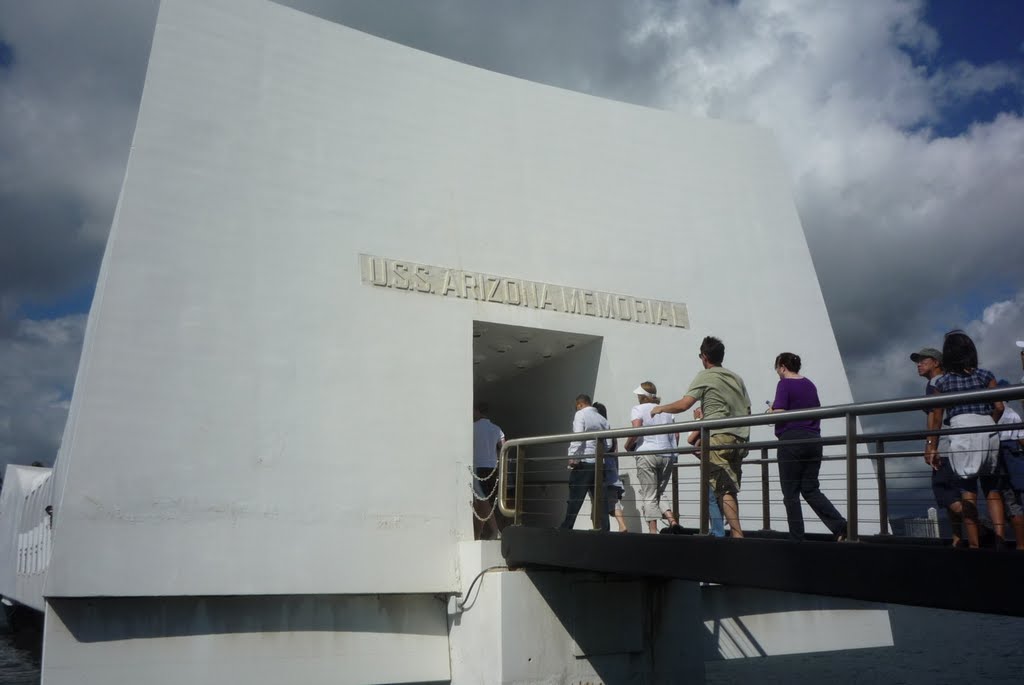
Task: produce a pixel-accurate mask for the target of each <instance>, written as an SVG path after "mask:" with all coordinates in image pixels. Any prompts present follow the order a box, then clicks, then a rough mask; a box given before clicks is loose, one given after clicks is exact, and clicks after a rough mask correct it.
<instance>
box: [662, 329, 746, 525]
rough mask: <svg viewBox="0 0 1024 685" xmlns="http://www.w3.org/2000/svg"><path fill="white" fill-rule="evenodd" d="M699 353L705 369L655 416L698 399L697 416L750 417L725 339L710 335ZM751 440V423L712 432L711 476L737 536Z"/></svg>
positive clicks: (678, 409) (683, 408) (685, 407)
mask: <svg viewBox="0 0 1024 685" xmlns="http://www.w3.org/2000/svg"><path fill="white" fill-rule="evenodd" d="M698 356H699V357H700V361H701V363H702V364H703V365H704V370H703V371H701V372H700V373H698V374H697V375H696V376H695V377H694V379H693V382H692V383H690V389H689V390H687V391H686V395H684V396H683V397H682V399H678V400H676V401H675V402H673V403H671V404H662V405H659V406H657V407H655V408H654V409H652V410H651V416H655V415H657V414H661V413H663V412H668V413H670V414H679V413H681V412H684V411H686V410H688V409H689V408H690V407H692V406H693V405H694V404H696V403H697V402H700V408H699V409H695V410H694V412H693V414H694V417H695V418H697V419H702V418H703V419H725V418H729V417H733V416H750V396H749V395H747V386H746V385H744V383H743V379H742V378H740V377H739V376H738V375H736V374H735V373H733V372H732V371H730V370H729V369H726V368H724V367H723V366H722V361H723V360H724V359H725V345H724V344H723V343H722V341H721V340H719V339H718V338H715V337H712V336H710V335H709V336H708V337H706V338H704V341H703V342H702V343H701V344H700V354H699V355H698ZM749 439H750V428H749V427H747V426H743V427H742V428H716V429H713V430H712V431H711V444H710V445H709V447H710V452H709V455H710V456H709V459H708V476H709V480H710V482H711V488H712V490H714V492H715V499H717V500H718V505H719V507H721V509H722V512H723V513H724V514H725V520H726V521H728V522H729V531H730V533H731V535H732V537H734V538H741V537H743V529H742V528H741V527H740V508H739V503H738V502H737V501H736V496H737V495H738V494H739V491H740V478H741V476H742V474H743V470H742V466H743V458H744V457H746V456H747V452H748V450H747V448H746V447H744V445H745V444H746V443H747V442H748V441H749Z"/></svg>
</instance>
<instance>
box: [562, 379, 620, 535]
mask: <svg viewBox="0 0 1024 685" xmlns="http://www.w3.org/2000/svg"><path fill="white" fill-rule="evenodd" d="M592 404H593V403H592V402H591V400H590V396H589V395H578V396H577V397H576V415H575V416H574V417H573V419H572V432H573V433H583V432H587V431H598V430H608V429H609V428H610V427H611V426H609V425H608V421H607V420H606V419H605V418H604V417H603V416H601V414H600V413H598V411H597V410H596V409H594V407H593V406H592ZM603 442H604V447H605V448H606V449H607V447H608V443H607V442H606V441H603ZM596 453H597V441H596V440H573V441H572V442H571V443H569V500H568V502H567V503H566V505H565V519H564V520H563V521H562V526H561V527H562V528H564V529H567V530H572V528H573V527H574V526H575V525H576V515H577V514H579V513H580V507H581V506H583V498H584V497H586V495H587V493H588V492H589V493H590V504H591V506H595V505H596V503H595V501H594V455H595V454H596ZM601 509H602V511H601V512H600V514H599V515H598V519H599V521H600V522H601V530H609V529H610V525H609V522H608V511H607V509H608V508H607V506H603V507H601Z"/></svg>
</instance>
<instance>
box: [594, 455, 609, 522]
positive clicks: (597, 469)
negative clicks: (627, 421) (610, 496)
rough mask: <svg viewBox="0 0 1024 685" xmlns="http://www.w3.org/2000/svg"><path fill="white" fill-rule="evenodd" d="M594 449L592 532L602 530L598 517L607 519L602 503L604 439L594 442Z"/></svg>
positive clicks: (605, 509) (606, 512)
mask: <svg viewBox="0 0 1024 685" xmlns="http://www.w3.org/2000/svg"><path fill="white" fill-rule="evenodd" d="M594 447H595V449H594V496H593V497H591V502H590V503H591V505H593V511H591V512H590V521H591V523H592V524H593V527H594V530H602V529H603V526H602V525H601V518H600V517H601V516H604V517H605V520H607V518H608V507H607V506H605V503H604V500H605V497H604V438H598V439H596V440H594Z"/></svg>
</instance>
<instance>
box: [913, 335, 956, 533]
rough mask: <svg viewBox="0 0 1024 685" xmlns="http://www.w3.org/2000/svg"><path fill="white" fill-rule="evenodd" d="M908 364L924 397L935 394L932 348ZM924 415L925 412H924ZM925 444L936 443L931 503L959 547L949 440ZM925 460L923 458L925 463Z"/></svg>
mask: <svg viewBox="0 0 1024 685" xmlns="http://www.w3.org/2000/svg"><path fill="white" fill-rule="evenodd" d="M910 361H912V362H914V363H915V364H917V375H919V376H921V377H922V378H924V379H926V380H927V381H928V384H927V385H926V386H925V389H924V394H925V395H937V394H938V393H939V390H938V388H936V387H935V381H936V380H938V378H939V377H940V376H942V373H943V372H942V352H940V351H938V350H937V349H935V348H934V347H922V348H921V349H920V350H919V351H917V352H914V353H913V354H912V355H910ZM924 413H925V416H926V417H927V415H928V410H927V409H925V410H924ZM925 440H926V442H927V443H928V444H929V445H933V444H937V445H938V448H939V456H938V459H936V460H935V461H933V462H932V463H931V464H930V466H931V467H932V494H933V495H934V496H935V503H936V504H937V505H938V506H939V507H940V508H942V509H945V510H946V512H947V513H948V514H949V523H950V526H951V527H952V529H953V546H954V547H956V546H957V545H958V544H960V534H961V522H962V521H963V513H962V512H963V508H962V505H961V504H960V486H959V484H958V479H957V477H956V474H955V473H953V469H952V468H950V466H949V459H948V458H947V456H946V455H948V454H949V438H948V437H947V436H942V437H939V436H936V435H929V436H928V437H927V438H926V439H925ZM925 461H927V459H926V460H925Z"/></svg>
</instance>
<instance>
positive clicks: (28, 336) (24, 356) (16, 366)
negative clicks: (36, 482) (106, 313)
mask: <svg viewBox="0 0 1024 685" xmlns="http://www.w3.org/2000/svg"><path fill="white" fill-rule="evenodd" d="M84 330H85V316H83V315H76V316H69V317H65V318H61V319H53V320H49V321H32V320H27V319H26V320H22V321H20V322H19V323H18V324H17V326H16V328H15V330H14V333H13V335H11V336H9V337H5V338H0V419H2V420H0V468H2V466H3V465H4V464H7V463H18V464H30V463H32V462H33V461H41V462H43V463H45V464H50V463H53V459H54V457H55V456H56V453H57V447H58V446H59V444H60V436H61V433H62V432H63V429H64V421H65V419H66V418H67V412H68V400H69V398H70V395H71V389H72V386H73V384H74V381H75V370H76V368H77V366H78V356H79V354H80V352H81V346H82V336H83V333H84Z"/></svg>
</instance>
